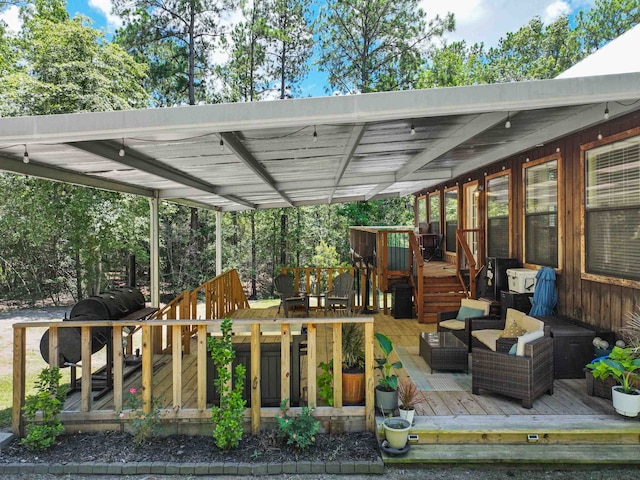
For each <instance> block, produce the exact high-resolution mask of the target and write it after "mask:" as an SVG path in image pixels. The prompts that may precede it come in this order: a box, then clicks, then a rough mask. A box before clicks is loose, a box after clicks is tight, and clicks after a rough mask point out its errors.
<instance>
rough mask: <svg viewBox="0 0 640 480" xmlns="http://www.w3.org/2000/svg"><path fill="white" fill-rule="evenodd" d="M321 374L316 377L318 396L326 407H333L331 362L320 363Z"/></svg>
mask: <svg viewBox="0 0 640 480" xmlns="http://www.w3.org/2000/svg"><path fill="white" fill-rule="evenodd" d="M319 366H320V370H322V373H321V374H320V375H318V379H317V382H318V396H319V397H320V400H322V401H323V402H324V403H326V404H327V405H329V406H331V407H333V360H331V361H329V362H320V365H319Z"/></svg>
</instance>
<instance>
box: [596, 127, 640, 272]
mask: <svg viewBox="0 0 640 480" xmlns="http://www.w3.org/2000/svg"><path fill="white" fill-rule="evenodd" d="M639 262H640V136H636V137H632V138H627V139H625V140H623V141H619V142H615V143H610V144H608V145H604V146H601V147H597V148H593V149H591V150H588V151H587V152H585V271H586V272H587V273H593V274H599V275H606V276H610V277H618V278H623V279H630V280H640V270H639V269H638V264H639Z"/></svg>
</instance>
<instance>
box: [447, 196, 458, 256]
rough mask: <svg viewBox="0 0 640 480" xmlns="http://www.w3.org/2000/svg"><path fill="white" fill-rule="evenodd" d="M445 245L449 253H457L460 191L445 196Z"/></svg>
mask: <svg viewBox="0 0 640 480" xmlns="http://www.w3.org/2000/svg"><path fill="white" fill-rule="evenodd" d="M444 209H445V212H444V219H445V232H444V235H445V239H444V240H445V244H446V249H447V252H455V251H456V230H457V229H458V190H450V191H448V192H445V194H444Z"/></svg>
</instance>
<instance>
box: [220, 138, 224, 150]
mask: <svg viewBox="0 0 640 480" xmlns="http://www.w3.org/2000/svg"><path fill="white" fill-rule="evenodd" d="M223 150H224V140H223V139H220V151H221V152H222V151H223Z"/></svg>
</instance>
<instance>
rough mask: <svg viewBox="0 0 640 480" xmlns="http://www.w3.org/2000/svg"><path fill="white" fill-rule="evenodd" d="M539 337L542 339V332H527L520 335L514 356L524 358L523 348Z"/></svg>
mask: <svg viewBox="0 0 640 480" xmlns="http://www.w3.org/2000/svg"><path fill="white" fill-rule="evenodd" d="M540 337H544V330H536V331H535V332H529V333H525V334H524V335H521V336H519V337H518V348H517V349H516V355H518V356H519V357H522V356H524V346H525V345H526V344H527V343H529V342H533V341H534V340H536V339H538V338H540Z"/></svg>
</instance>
